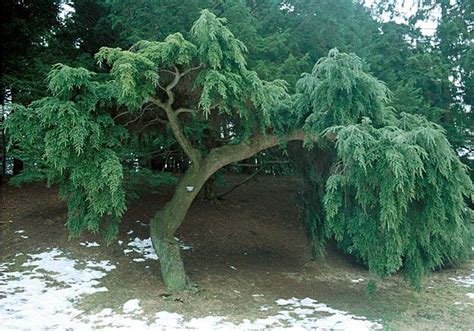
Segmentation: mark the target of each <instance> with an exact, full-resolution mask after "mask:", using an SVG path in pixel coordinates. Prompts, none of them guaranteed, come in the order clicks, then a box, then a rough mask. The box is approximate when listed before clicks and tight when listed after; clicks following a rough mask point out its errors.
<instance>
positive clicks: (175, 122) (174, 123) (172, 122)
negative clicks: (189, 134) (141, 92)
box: [149, 92, 202, 165]
mask: <svg viewBox="0 0 474 331" xmlns="http://www.w3.org/2000/svg"><path fill="white" fill-rule="evenodd" d="M171 93H172V92H171ZM149 100H150V102H152V103H154V104H155V105H157V106H158V107H160V108H162V109H163V110H164V111H165V112H166V116H167V117H168V121H169V122H168V124H169V126H170V128H171V130H172V131H173V135H174V137H175V138H176V141H177V142H178V144H179V145H180V146H181V148H182V149H183V151H184V153H186V155H187V157H188V158H189V159H190V160H191V162H192V163H193V164H196V165H200V163H201V160H202V155H201V152H200V151H199V150H198V149H196V148H194V146H193V145H192V144H191V142H190V141H189V140H188V138H186V136H185V135H184V130H183V127H182V126H181V123H180V122H179V119H178V115H177V114H176V113H175V112H174V110H173V108H171V104H169V102H167V103H163V102H162V101H161V100H159V99H156V98H154V97H151V96H150V97H149Z"/></svg>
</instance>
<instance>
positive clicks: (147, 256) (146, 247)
mask: <svg viewBox="0 0 474 331" xmlns="http://www.w3.org/2000/svg"><path fill="white" fill-rule="evenodd" d="M175 240H176V241H178V242H179V247H180V248H181V249H183V250H189V249H191V246H189V245H186V244H184V243H182V242H181V241H179V239H178V238H176V237H175ZM127 247H128V248H126V249H124V250H123V253H124V254H125V255H128V254H130V253H137V254H139V255H140V256H141V257H140V258H135V259H133V261H135V262H145V261H146V260H158V255H156V252H155V249H154V248H153V244H152V242H151V238H147V239H140V238H138V237H136V238H134V239H133V240H132V241H130V242H129V243H128V244H127Z"/></svg>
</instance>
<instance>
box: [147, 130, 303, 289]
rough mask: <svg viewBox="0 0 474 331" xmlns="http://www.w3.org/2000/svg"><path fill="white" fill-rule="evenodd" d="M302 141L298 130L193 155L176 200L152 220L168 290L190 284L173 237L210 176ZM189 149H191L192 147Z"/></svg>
mask: <svg viewBox="0 0 474 331" xmlns="http://www.w3.org/2000/svg"><path fill="white" fill-rule="evenodd" d="M303 139H304V133H303V132H302V131H295V132H293V133H291V134H288V135H287V136H285V137H277V136H273V135H271V136H257V137H255V138H254V139H251V140H247V141H243V142H241V143H240V144H237V145H226V146H222V147H218V148H214V149H212V150H211V151H210V152H209V154H208V155H207V156H206V158H205V159H202V158H201V157H200V155H198V154H196V155H195V154H190V155H192V156H193V157H192V158H191V157H190V159H194V160H193V162H192V164H191V165H190V166H189V168H188V169H187V171H186V173H185V174H184V175H183V177H182V178H181V180H180V181H179V183H178V185H177V186H176V190H175V193H174V195H173V198H172V199H171V201H170V202H168V203H167V204H166V206H165V207H164V208H163V209H161V210H159V211H158V212H157V213H156V214H155V216H154V217H153V218H152V219H151V221H150V234H151V241H152V243H153V248H154V249H155V251H156V253H157V255H158V257H159V260H160V266H161V275H162V277H163V281H164V283H165V286H166V287H167V288H168V290H170V291H181V290H185V289H187V288H188V287H189V285H190V283H189V278H188V277H187V275H186V271H185V269H184V264H183V260H182V258H181V254H180V251H179V244H178V242H176V240H175V239H174V234H175V232H176V230H178V228H179V227H180V225H181V223H182V222H183V220H184V217H185V216H186V213H187V212H188V209H189V207H190V206H191V204H192V202H193V201H194V199H195V198H196V196H197V195H198V193H199V191H200V190H201V188H202V187H203V185H204V183H205V182H206V181H207V180H208V179H209V177H210V176H212V175H213V174H214V173H215V172H216V171H218V170H219V169H220V168H222V167H223V166H225V165H228V164H230V163H232V162H238V161H241V160H244V159H247V158H249V157H251V156H252V155H254V154H256V153H258V152H259V151H262V150H264V149H267V148H270V147H273V146H276V145H278V144H280V143H285V142H288V141H291V140H303ZM185 147H186V145H185ZM186 148H187V149H188V150H189V149H190V147H189V146H187V147H186ZM188 154H189V153H188Z"/></svg>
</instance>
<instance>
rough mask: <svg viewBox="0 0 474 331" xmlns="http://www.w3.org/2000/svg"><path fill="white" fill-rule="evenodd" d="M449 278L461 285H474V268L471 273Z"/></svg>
mask: <svg viewBox="0 0 474 331" xmlns="http://www.w3.org/2000/svg"><path fill="white" fill-rule="evenodd" d="M449 279H450V280H452V281H454V282H456V283H457V284H458V285H460V286H464V287H474V269H472V272H471V274H470V275H467V276H459V277H456V278H449Z"/></svg>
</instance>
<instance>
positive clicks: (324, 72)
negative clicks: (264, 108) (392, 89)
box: [296, 49, 389, 132]
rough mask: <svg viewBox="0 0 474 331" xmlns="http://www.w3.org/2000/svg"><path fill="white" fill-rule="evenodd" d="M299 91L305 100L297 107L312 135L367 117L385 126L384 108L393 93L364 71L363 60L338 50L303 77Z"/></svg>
mask: <svg viewBox="0 0 474 331" xmlns="http://www.w3.org/2000/svg"><path fill="white" fill-rule="evenodd" d="M297 92H298V93H300V96H301V97H300V100H299V101H298V102H297V104H296V108H297V109H298V110H299V111H300V112H301V115H302V116H305V117H306V119H305V125H304V128H305V130H306V131H308V132H311V131H316V132H320V131H322V130H324V129H325V128H328V127H330V126H333V125H348V124H351V123H357V122H359V121H360V120H361V119H362V118H363V117H370V118H371V119H372V121H374V122H375V123H376V125H381V124H382V123H383V122H384V120H385V117H386V116H387V115H386V114H385V113H384V112H385V109H384V105H385V104H386V103H387V101H388V98H389V91H388V89H387V88H386V87H385V84H383V83H382V82H380V81H379V80H377V79H376V78H374V77H373V76H371V75H370V74H368V73H366V72H365V71H364V70H363V66H362V60H361V59H360V58H358V57H357V56H355V55H353V54H345V53H340V52H339V51H338V50H337V49H333V50H331V51H330V52H329V55H328V57H324V58H322V59H320V60H319V61H318V62H317V63H316V65H315V66H314V68H313V71H312V73H311V74H304V75H303V76H302V78H301V79H300V80H299V81H298V83H297ZM308 111H309V114H308V113H307V112H308Z"/></svg>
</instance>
